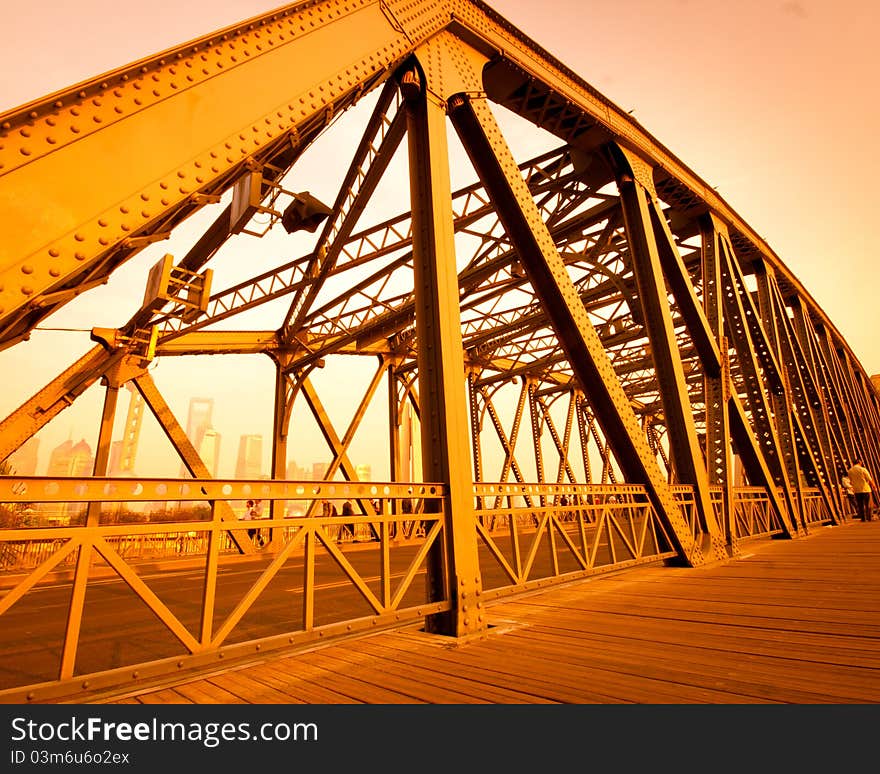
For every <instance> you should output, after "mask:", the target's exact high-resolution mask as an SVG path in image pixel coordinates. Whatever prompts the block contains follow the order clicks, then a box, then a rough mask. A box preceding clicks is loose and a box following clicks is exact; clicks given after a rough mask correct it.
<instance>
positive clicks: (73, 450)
mask: <svg viewBox="0 0 880 774" xmlns="http://www.w3.org/2000/svg"><path fill="white" fill-rule="evenodd" d="M94 465H95V458H94V457H93V456H92V448H91V447H90V446H89V445H88V444H87V443H86V442H85V439H82V440H80V441H79V442H78V443H74V442H73V441H71V440H67V441H65V442H64V443H61V444H59V445H58V446H56V447H55V448H54V449H52V454H51V455H50V456H49V469H48V471H47V472H46V475H48V476H50V477H51V478H62V477H65V476H73V477H75V478H81V477H84V476H91V475H92V470H93V469H94Z"/></svg>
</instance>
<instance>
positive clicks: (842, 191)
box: [0, 0, 880, 474]
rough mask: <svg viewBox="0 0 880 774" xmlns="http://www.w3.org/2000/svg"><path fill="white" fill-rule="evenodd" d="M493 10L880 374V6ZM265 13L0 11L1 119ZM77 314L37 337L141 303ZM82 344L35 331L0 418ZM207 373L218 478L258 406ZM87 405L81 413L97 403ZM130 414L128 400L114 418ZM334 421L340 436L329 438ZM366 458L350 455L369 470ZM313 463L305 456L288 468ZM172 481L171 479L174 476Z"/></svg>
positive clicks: (498, 5) (15, 368) (660, 0)
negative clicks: (723, 212) (797, 284)
mask: <svg viewBox="0 0 880 774" xmlns="http://www.w3.org/2000/svg"><path fill="white" fill-rule="evenodd" d="M490 5H491V6H492V7H493V8H494V9H495V10H497V11H498V12H499V13H501V14H502V15H503V16H505V17H506V18H507V19H508V20H510V21H511V22H512V23H513V24H515V25H516V26H517V27H519V28H520V29H521V30H522V31H523V32H525V33H526V34H527V35H529V36H530V37H532V38H533V39H534V40H536V41H537V42H538V43H539V44H541V45H542V46H543V47H544V48H545V49H547V50H548V51H549V52H550V53H552V54H554V55H555V56H556V57H557V58H558V59H560V60H561V61H562V62H563V63H565V64H566V65H568V66H569V67H570V68H571V69H572V70H574V71H575V72H577V73H578V74H580V75H581V77H582V78H584V80H586V81H587V82H588V83H590V84H591V85H593V86H594V87H595V88H597V89H598V90H599V91H600V92H602V93H603V94H605V95H606V96H607V97H608V98H610V99H611V100H613V101H614V102H616V103H617V104H618V105H619V106H620V107H622V108H624V109H625V110H632V111H633V115H634V116H635V118H636V119H638V120H639V121H640V122H641V123H642V124H643V125H644V126H645V128H646V129H647V130H648V131H649V132H651V133H652V134H653V135H654V136H655V137H656V138H657V139H658V140H659V141H661V142H662V143H664V144H665V145H666V146H667V147H668V148H669V149H670V150H671V151H672V152H673V153H675V154H676V155H677V156H678V157H679V158H681V159H682V160H683V161H684V162H685V163H686V164H687V165H688V166H690V167H691V169H693V170H694V171H695V172H696V173H697V174H698V175H700V176H701V177H702V178H703V179H705V180H706V181H707V182H708V183H709V184H710V185H712V186H715V187H717V189H718V192H719V194H720V195H721V196H722V197H723V198H724V199H725V200H726V201H727V202H728V204H730V205H731V206H732V207H733V209H734V210H736V211H737V212H738V213H739V214H740V215H741V216H742V217H743V218H744V219H745V220H746V221H747V222H748V223H749V224H750V225H751V226H752V227H753V228H754V229H755V231H756V232H757V233H759V234H760V235H761V236H762V237H764V239H765V240H766V241H767V242H768V244H769V245H770V246H771V248H773V250H774V251H775V252H776V253H777V254H778V255H779V256H780V257H781V258H782V260H783V261H784V262H785V263H786V264H787V265H788V266H789V267H790V268H791V270H792V271H793V272H794V274H795V275H796V276H797V277H798V278H799V279H800V280H801V282H802V284H803V285H804V286H805V287H806V288H807V290H808V291H809V292H810V293H811V295H812V296H813V298H814V299H815V300H816V301H817V302H818V304H819V305H820V306H821V307H822V308H823V309H824V310H825V312H826V313H827V314H828V316H829V317H830V318H831V320H832V321H833V322H834V323H835V325H836V326H837V328H838V330H839V331H840V332H841V333H842V334H843V336H844V337H845V338H846V339H847V340H848V341H849V344H850V346H851V347H852V349H853V350H854V352H855V353H856V355H857V356H858V357H859V359H860V360H861V362H862V364H863V365H864V367H865V369H866V370H867V371H868V372H869V373H871V374H875V373H880V312H878V299H877V295H878V289H880V282H878V279H877V273H876V268H875V267H876V266H877V261H876V260H875V258H874V256H875V253H876V248H875V230H876V227H877V225H878V221H880V218H878V213H877V205H876V199H875V187H876V181H877V180H878V179H880V153H878V150H877V144H876V143H877V137H878V135H880V101H878V99H877V93H878V90H877V85H876V84H877V83H878V82H880V56H878V53H877V31H878V30H880V3H877V2H876V0H836V1H835V2H830V1H828V0H822V1H811V0H799V1H798V0H795V1H791V0H789V1H783V0H739V2H736V3H731V2H729V0H726V1H725V2H718V1H716V0H653V2H649V1H648V0H627V1H626V2H622V3H608V2H603V3H598V2H595V3H594V2H585V1H584V0H545V2H541V3H537V2H534V0H496V2H492V3H490ZM277 6H278V4H276V3H272V2H261V1H260V0H187V2H185V3H181V2H179V1H177V0H175V1H174V2H172V0H151V2H149V3H143V4H135V5H130V4H126V5H125V6H124V7H123V6H121V5H120V4H119V3H118V2H110V1H109V0H79V1H78V2H76V3H68V2H61V1H60V0H49V1H48V2H31V3H22V4H16V5H15V7H13V6H12V5H11V4H7V6H6V8H5V11H4V15H3V23H4V24H3V26H4V29H3V39H4V54H5V56H4V59H5V62H6V65H5V66H4V67H3V68H2V69H0V111H4V110H6V109H9V108H13V107H16V106H18V105H20V104H23V103H25V102H28V101H30V100H32V99H36V98H38V97H41V96H43V95H44V94H48V93H50V92H52V91H55V90H57V89H60V88H64V87H66V86H68V85H71V84H73V83H76V82H78V81H81V80H85V79H87V78H90V77H92V76H95V75H98V74H100V73H102V72H105V71H107V70H110V69H113V68H115V67H118V66H121V65H124V64H126V63H128V62H131V61H134V60H136V59H139V58H141V57H143V56H147V55H150V54H153V53H156V52H158V51H160V50H162V49H165V48H169V47H171V46H174V45H177V44H179V43H183V42H186V41H187V40H190V39H192V38H195V37H198V36H201V35H203V34H207V33H209V32H212V31H214V30H216V29H218V28H220V27H223V26H227V25H229V24H233V23H236V22H238V21H241V20H244V19H246V18H248V17H251V16H254V15H256V14H260V13H263V12H265V11H268V10H271V9H272V8H273V7H277ZM291 257H295V256H291ZM225 284H226V283H224V286H225ZM88 303H89V302H88V300H87V299H86V298H85V297H84V298H83V303H82V304H80V306H78V307H76V309H74V310H73V311H70V312H68V311H63V312H62V313H61V314H59V315H56V316H55V317H53V318H49V320H47V321H45V322H44V323H43V325H45V326H52V325H60V324H75V321H76V320H77V319H78V320H79V323H80V324H82V325H84V326H86V327H90V326H91V325H103V324H106V325H119V324H122V323H123V322H125V320H127V319H128V316H129V315H130V313H131V312H132V311H133V310H134V308H135V307H136V306H137V305H138V304H139V298H137V297H135V298H132V299H130V300H127V301H126V303H125V304H124V306H123V307H122V308H124V309H125V310H126V312H125V313H122V314H118V315H116V317H115V319H114V320H113V321H107V322H103V321H102V322H98V321H97V319H98V317H99V315H98V314H97V309H98V307H97V306H93V307H92V309H93V310H94V311H95V315H94V316H93V317H92V318H91V319H88V318H89V312H90V309H89V306H88ZM56 318H57V319H56ZM59 321H60V322H59ZM77 336H79V338H76V337H77ZM74 338H75V339H76V343H72V340H73V339H74ZM87 346H88V337H87V336H86V335H79V334H71V333H54V334H53V333H43V332H39V333H35V334H34V336H33V338H32V340H31V342H28V343H27V344H25V345H21V346H18V347H14V348H12V349H11V350H7V351H5V352H0V368H3V369H4V372H5V373H10V372H14V373H16V374H18V375H20V378H19V379H17V380H16V382H15V383H13V384H12V385H10V386H9V388H8V389H5V390H4V394H3V395H0V416H6V414H7V413H9V411H11V410H12V409H14V408H15V407H16V406H18V405H19V404H20V403H21V402H22V401H23V400H24V399H25V398H27V397H29V395H30V394H32V393H33V392H34V391H35V390H36V389H37V388H39V387H40V386H42V385H43V384H44V383H45V382H46V381H48V380H49V379H50V378H52V377H53V376H54V375H55V374H56V373H57V372H58V371H59V370H61V368H62V367H65V366H66V365H68V364H69V362H70V361H71V360H72V354H76V353H77V352H79V351H83V350H84V349H85V348H86V347H87ZM56 358H57V359H56ZM206 360H208V361H217V360H218V358H207V359H206ZM262 360H263V361H265V362H261V364H260V365H258V366H255V371H254V372H253V373H254V374H256V375H255V376H252V377H249V378H252V379H256V380H259V381H260V383H261V384H264V383H266V382H268V383H271V382H270V380H271V369H270V367H269V363H268V360H267V359H266V358H263V359H262ZM224 365H225V364H224ZM163 368H164V372H165V373H166V374H168V376H167V377H166V378H167V379H169V380H171V381H170V382H169V383H172V382H174V381H175V380H178V379H179V378H180V376H179V372H177V373H175V372H174V370H173V369H174V366H172V365H168V366H165V364H164V363H160V364H159V366H158V368H157V373H156V379H157V382H160V384H161V378H160V374H161V373H163ZM215 368H217V365H216V362H209V363H206V364H205V365H204V370H203V373H204V374H205V376H204V377H202V380H201V381H202V383H203V384H205V389H202V390H200V389H199V388H197V387H195V388H193V389H191V390H189V391H188V392H187V393H186V394H188V395H198V394H200V393H201V392H207V391H209V387H210V389H215V388H216V389H217V390H219V391H220V393H221V395H220V396H219V397H218V404H219V405H218V413H220V412H222V411H224V410H225V411H226V412H227V414H228V415H229V416H230V417H231V418H232V419H235V418H236V417H237V422H232V419H230V422H231V424H230V426H229V428H228V429H226V431H225V440H224V448H223V452H224V454H223V458H224V461H223V462H222V463H221V474H222V473H223V468H226V469H227V472H228V473H229V474H231V470H232V465H233V464H234V455H235V450H236V448H237V444H238V435H239V433H249V432H263V433H267V432H268V427H269V426H270V423H271V407H268V408H266V407H262V408H254V409H253V410H252V411H249V412H248V414H247V416H242V411H241V404H240V401H239V402H238V403H237V402H236V397H235V395H236V393H235V390H236V389H237V388H236V387H235V386H233V385H232V384H230V385H221V384H218V383H217V380H216V379H215V378H214V377H213V376H212V374H213V373H214V371H212V369H215ZM218 373H219V372H218ZM224 386H226V387H228V391H227V394H226V397H225V400H226V404H225V406H226V408H225V409H224V403H223V401H224V397H223V394H222V393H223V388H224ZM266 386H268V384H266ZM169 389H171V388H170V387H169ZM184 392H185V391H181V392H180V395H181V396H182V395H184ZM91 400H92V404H91V405H92V409H91V410H94V406H97V405H99V402H100V395H97V394H96V396H93V397H92V398H91ZM169 400H171V398H169ZM185 403H186V398H185V397H179V398H178V402H177V404H175V405H173V406H172V407H173V408H174V409H175V411H177V412H178V415H179V416H180V418H181V420H182V421H185ZM125 407H126V403H125V401H123V402H122V405H121V408H120V411H121V413H122V414H124V412H125ZM383 411H384V409H383ZM76 417H77V415H76V414H71V415H70V416H67V413H65V414H63V415H62V418H60V419H59V420H58V427H54V426H53V428H52V430H51V431H50V430H49V428H47V430H46V431H44V433H43V435H45V437H46V438H47V440H46V441H45V443H44V447H45V448H44V452H45V451H46V449H47V448H49V447H51V446H52V445H54V444H55V443H56V442H57V441H58V440H59V439H61V440H63V437H66V435H67V434H68V433H70V432H73V433H75V434H76V435H80V434H82V433H85V432H86V427H88V433H91V432H92V429H93V428H92V427H91V426H90V425H86V426H84V427H79V426H78V425H77V422H78V420H77V419H76ZM345 421H346V420H345V419H344V418H343V419H340V420H339V424H340V425H341V426H340V427H338V428H337V430H338V431H339V432H340V434H341V433H342V432H343V431H344V429H345V427H344V424H345ZM223 430H224V428H221V431H223ZM363 448H364V450H363V451H362V452H361V457H364V456H367V455H368V447H366V446H365V447H363ZM354 456H355V457H356V456H357V455H354ZM309 458H310V456H309V454H308V453H305V452H304V456H303V459H301V460H300V459H298V460H297V461H300V462H304V461H307V459H309ZM354 461H355V462H361V461H368V460H365V459H357V458H356V459H355V460H354ZM172 467H173V468H174V469H175V470H176V464H175V465H174V466H172ZM169 472H171V471H169ZM172 474H173V473H172Z"/></svg>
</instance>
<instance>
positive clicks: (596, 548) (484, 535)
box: [474, 483, 676, 599]
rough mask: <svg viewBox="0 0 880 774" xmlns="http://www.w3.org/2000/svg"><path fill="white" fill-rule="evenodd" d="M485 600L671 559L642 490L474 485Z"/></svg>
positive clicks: (666, 539) (669, 546) (621, 486)
mask: <svg viewBox="0 0 880 774" xmlns="http://www.w3.org/2000/svg"><path fill="white" fill-rule="evenodd" d="M474 494H475V499H476V505H477V508H476V516H477V534H478V539H479V550H480V569H481V573H482V583H483V589H484V593H485V594H486V595H487V598H490V599H491V598H492V597H497V596H501V595H504V594H510V593H516V592H519V591H524V590H528V589H530V588H534V587H538V586H543V585H546V584H548V583H552V582H559V581H568V580H575V579H577V578H581V577H586V576H588V575H595V574H597V573H601V572H608V571H611V570H619V569H623V568H625V567H632V566H635V565H638V564H643V563H646V562H656V561H659V560H662V559H666V558H670V557H673V556H675V555H676V551H675V550H674V549H673V547H672V545H673V544H672V541H671V540H670V538H669V535H668V532H667V530H666V527H665V526H664V525H663V523H662V522H661V521H660V520H659V519H658V518H657V514H656V512H655V511H654V509H653V508H652V506H651V504H650V501H649V499H648V494H647V491H646V490H645V488H644V487H643V486H639V485H632V484H613V485H606V484H595V485H593V484H580V485H562V484H488V483H486V484H476V485H475V486H474Z"/></svg>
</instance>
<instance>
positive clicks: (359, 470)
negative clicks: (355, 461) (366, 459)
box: [354, 465, 373, 481]
mask: <svg viewBox="0 0 880 774" xmlns="http://www.w3.org/2000/svg"><path fill="white" fill-rule="evenodd" d="M354 473H355V475H356V476H357V480H358V481H371V480H372V476H373V469H372V467H371V466H370V465H355V468H354Z"/></svg>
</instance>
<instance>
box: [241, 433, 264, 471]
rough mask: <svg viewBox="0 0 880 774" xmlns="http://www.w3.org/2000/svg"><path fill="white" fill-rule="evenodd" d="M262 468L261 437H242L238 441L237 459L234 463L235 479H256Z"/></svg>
mask: <svg viewBox="0 0 880 774" xmlns="http://www.w3.org/2000/svg"><path fill="white" fill-rule="evenodd" d="M262 468H263V436H262V435H243V436H241V437H240V438H239V439H238V459H237V460H236V462H235V477H236V478H243V479H248V480H249V479H257V478H260V476H261V475H262Z"/></svg>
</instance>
